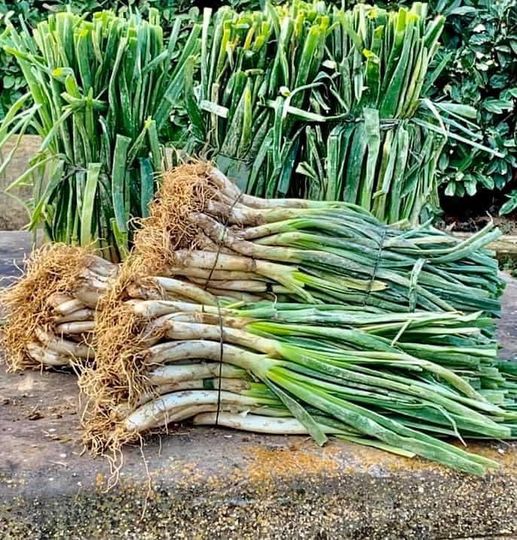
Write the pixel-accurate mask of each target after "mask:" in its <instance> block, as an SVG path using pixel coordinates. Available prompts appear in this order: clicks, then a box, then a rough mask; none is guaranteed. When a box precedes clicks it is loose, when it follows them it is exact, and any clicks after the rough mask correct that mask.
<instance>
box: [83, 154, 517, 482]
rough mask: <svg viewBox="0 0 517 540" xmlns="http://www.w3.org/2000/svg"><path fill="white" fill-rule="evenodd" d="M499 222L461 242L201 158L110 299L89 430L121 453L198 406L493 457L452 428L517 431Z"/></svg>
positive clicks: (444, 457)
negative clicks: (229, 171)
mask: <svg viewBox="0 0 517 540" xmlns="http://www.w3.org/2000/svg"><path fill="white" fill-rule="evenodd" d="M497 234H498V233H497V231H495V230H492V229H491V227H489V228H488V229H487V230H486V231H484V232H483V233H481V234H479V235H478V236H476V237H474V239H473V240H472V241H469V242H460V241H458V240H456V239H454V238H452V237H450V236H449V235H447V234H445V233H441V232H439V231H436V230H434V229H432V228H429V227H421V228H419V229H417V230H408V231H403V230H399V229H396V228H395V227H390V226H386V225H383V224H381V223H379V222H378V221H377V220H376V219H375V218H373V217H372V216H371V215H370V214H368V213H367V212H366V211H365V210H363V209H361V208H358V207H355V206H353V205H350V204H347V203H326V202H311V201H306V200H295V199H275V200H267V199H259V198H256V197H252V196H249V195H245V194H243V193H241V192H240V191H239V190H238V188H236V186H235V185H234V184H232V183H231V182H230V181H229V180H228V179H227V178H226V177H225V176H224V175H223V174H222V173H221V172H220V171H218V170H217V169H214V168H213V167H211V166H210V165H208V164H204V163H193V164H189V165H183V166H181V167H177V168H176V169H174V170H172V171H169V172H168V173H166V174H165V175H164V177H163V181H162V186H161V189H160V192H159V196H158V198H157V200H156V201H155V202H154V203H153V205H152V206H151V216H150V217H149V218H148V219H147V220H145V221H144V222H143V224H142V227H141V229H140V230H139V231H138V234H137V236H136V239H135V250H134V252H133V254H132V256H131V257H130V258H129V259H128V260H127V261H126V262H125V263H124V264H123V265H122V267H121V269H120V270H119V272H118V277H117V280H116V282H113V283H112V284H111V286H110V287H109V289H108V291H107V294H106V295H104V297H103V298H102V299H101V300H100V302H99V306H100V310H99V311H98V313H97V317H96V326H95V354H96V363H95V368H94V369H86V370H85V372H84V373H83V375H82V376H81V379H80V385H81V387H82V389H83V391H84V392H85V393H86V395H87V397H88V401H89V405H88V407H87V413H86V415H85V439H86V441H87V442H88V443H89V444H90V445H92V447H93V449H94V451H100V452H103V451H106V449H112V450H117V449H118V448H119V447H120V445H121V444H123V443H124V442H127V441H132V440H135V438H138V437H139V436H141V434H145V433H148V432H149V431H152V430H163V429H165V428H166V426H167V425H168V424H169V423H171V422H177V421H181V420H185V419H187V418H194V423H196V424H207V423H217V424H223V425H227V426H229V427H238V428H240V429H250V430H258V431H265V432H271V433H282V432H283V433H310V434H311V436H312V437H313V438H314V439H315V440H316V441H317V442H318V443H320V444H322V443H324V442H325V440H326V436H327V435H329V434H336V435H337V436H339V437H343V438H346V439H348V440H355V441H357V442H361V443H363V444H371V445H374V446H379V447H382V448H385V449H389V450H391V451H397V452H401V453H403V454H404V455H411V454H416V455H420V456H424V457H427V458H429V459H433V460H435V461H438V462H440V463H443V464H446V465H449V466H451V467H454V468H456V469H459V470H462V471H468V472H472V473H482V472H484V471H485V470H486V469H487V468H488V467H491V466H493V465H494V463H493V462H491V461H490V460H486V459H485V458H481V457H477V456H472V455H471V454H468V453H466V452H465V451H464V450H461V449H458V448H456V447H454V446H451V445H450V444H448V443H445V442H443V441H442V440H441V438H443V437H449V436H452V437H456V438H458V439H459V440H463V439H464V438H476V437H483V438H501V439H509V438H512V437H514V436H515V435H516V434H517V416H516V403H517V402H516V397H517V393H516V384H515V373H513V372H512V370H511V368H509V369H508V368H507V367H506V366H504V365H501V364H500V363H498V362H497V360H496V352H497V348H496V343H495V340H494V337H493V334H494V332H493V331H494V320H493V315H495V314H496V313H497V312H498V309H499V301H498V297H499V295H500V293H501V289H502V283H501V281H500V280H499V278H498V277H497V267H496V264H495V262H494V261H493V259H492V258H491V257H490V254H489V253H488V252H486V251H485V250H483V249H482V246H483V245H484V244H485V243H486V242H488V241H490V239H491V238H493V237H495V236H497ZM462 311H463V312H462Z"/></svg>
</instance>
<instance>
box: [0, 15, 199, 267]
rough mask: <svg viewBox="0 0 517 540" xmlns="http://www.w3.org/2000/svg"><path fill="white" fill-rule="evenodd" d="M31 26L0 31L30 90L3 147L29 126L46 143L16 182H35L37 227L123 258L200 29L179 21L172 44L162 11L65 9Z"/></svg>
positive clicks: (6, 127) (5, 129)
mask: <svg viewBox="0 0 517 540" xmlns="http://www.w3.org/2000/svg"><path fill="white" fill-rule="evenodd" d="M23 28H24V29H23V30H21V31H18V30H16V29H15V28H14V26H12V25H11V24H10V23H7V28H6V30H5V32H4V33H3V34H2V35H1V36H0V46H2V47H3V48H4V50H5V51H6V52H7V53H8V54H11V55H13V56H14V57H15V58H16V60H17V61H18V63H19V65H20V68H21V70H22V72H23V75H24V77H25V80H26V82H27V85H28V88H29V93H28V94H27V95H25V96H23V97H22V98H21V99H20V100H19V101H18V102H17V103H15V105H14V106H13V108H12V109H11V111H9V113H8V114H7V115H6V118H5V119H4V122H3V124H2V127H1V128H0V148H1V147H2V145H3V144H4V142H5V141H7V140H8V139H9V137H11V136H12V137H17V139H16V144H15V145H14V149H13V152H15V151H16V147H17V146H18V144H19V143H20V140H21V137H22V135H23V134H24V132H25V131H26V130H32V132H36V133H37V134H38V135H39V136H40V137H41V146H40V147H39V150H38V152H37V154H36V156H35V157H34V158H33V160H32V162H31V165H30V167H29V168H28V169H27V170H26V171H25V172H24V173H23V174H22V175H21V176H20V178H18V179H17V180H16V181H15V182H14V183H13V185H12V186H11V187H12V188H15V187H16V186H18V185H21V184H24V183H28V182H30V181H31V178H32V179H33V180H34V188H33V200H32V201H31V203H30V205H29V210H30V214H31V223H30V228H31V229H36V228H37V227H39V226H41V225H43V226H44V228H45V232H46V234H47V236H48V238H49V239H50V240H51V241H53V242H64V243H66V244H71V245H81V246H85V247H86V246H88V247H91V246H92V245H95V247H96V248H98V249H100V250H102V251H101V253H102V254H103V256H104V257H105V258H107V259H111V260H114V261H117V260H119V259H120V258H121V257H123V256H124V255H125V254H126V253H127V250H128V244H129V243H130V239H131V224H132V222H131V219H132V218H134V217H139V216H145V215H147V206H148V203H149V202H150V201H151V200H152V198H153V195H154V190H155V172H156V171H159V170H160V169H161V167H162V153H161V147H160V141H161V140H162V139H161V137H160V134H161V133H163V130H164V129H169V128H170V115H171V111H172V110H173V109H174V107H176V106H177V101H178V97H179V95H180V94H181V92H182V89H183V75H184V70H185V68H186V66H187V58H189V57H190V56H191V55H193V54H196V51H197V48H198V44H199V39H198V36H199V32H200V26H199V25H193V27H192V28H191V25H190V24H187V25H185V22H184V20H182V19H181V18H177V19H176V21H175V23H174V25H173V28H172V31H171V35H170V36H169V39H168V44H166V43H165V40H164V36H163V30H162V28H161V26H160V23H159V13H158V11H157V10H155V9H150V10H149V16H148V18H147V19H145V18H143V17H142V16H141V15H139V14H130V15H126V16H124V15H120V16H118V15H116V14H115V13H113V12H110V11H103V12H98V13H95V14H94V15H93V16H91V17H83V16H80V15H74V14H72V13H70V12H62V13H56V14H52V15H50V16H49V18H48V20H46V21H43V22H41V23H39V24H38V25H37V27H36V28H35V29H34V30H33V31H32V32H31V31H29V30H28V29H26V28H25V26H23ZM187 30H191V32H190V35H189V36H188V37H185V32H186V31H187ZM13 152H11V154H10V155H11V156H12V153H13ZM9 158H10V156H7V158H6V160H5V161H4V163H3V164H2V165H1V169H3V168H4V167H5V166H6V164H7V163H8V162H9ZM1 169H0V170H1Z"/></svg>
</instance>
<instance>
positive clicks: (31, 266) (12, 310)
mask: <svg viewBox="0 0 517 540" xmlns="http://www.w3.org/2000/svg"><path fill="white" fill-rule="evenodd" d="M89 255H90V252H89V250H88V249H86V248H81V247H72V246H67V245H64V244H48V245H45V246H43V247H41V248H40V249H38V250H36V251H34V252H33V253H32V254H31V255H30V257H29V258H28V259H27V262H26V273H25V274H24V275H23V276H22V277H21V278H20V279H19V280H18V281H17V282H16V283H14V284H13V285H11V286H10V287H9V288H7V289H6V290H5V291H4V292H3V293H2V295H1V297H0V301H1V303H2V306H3V308H4V310H5V315H6V318H7V321H6V324H5V326H4V327H3V332H2V336H1V344H2V346H3V348H4V350H5V352H6V364H7V366H8V369H9V370H10V371H20V370H23V369H27V368H36V367H37V368H40V367H41V364H40V363H38V362H37V361H35V360H34V359H33V358H32V357H31V356H30V355H29V354H28V349H27V348H28V346H29V345H30V344H31V343H33V342H34V336H35V335H36V333H37V331H38V330H44V331H48V330H50V329H51V327H52V324H53V317H54V307H53V305H52V301H51V298H52V297H56V296H57V295H59V294H61V295H73V291H74V289H75V288H76V287H77V286H78V283H79V282H80V280H81V272H82V271H84V270H85V268H87V267H88V256H89Z"/></svg>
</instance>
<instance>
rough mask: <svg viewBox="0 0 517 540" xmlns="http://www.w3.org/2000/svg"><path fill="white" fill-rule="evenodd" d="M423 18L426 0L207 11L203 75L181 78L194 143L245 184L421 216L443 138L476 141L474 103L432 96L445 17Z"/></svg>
mask: <svg viewBox="0 0 517 540" xmlns="http://www.w3.org/2000/svg"><path fill="white" fill-rule="evenodd" d="M426 17H427V8H426V5H425V4H421V3H415V4H414V5H413V7H412V8H411V9H407V8H404V7H402V8H400V9H399V10H398V11H393V12H388V11H386V10H384V9H379V8H377V7H372V6H367V5H363V4H360V5H356V6H355V7H354V8H353V9H352V10H349V11H345V10H343V9H339V8H335V7H332V6H330V5H327V4H325V3H324V2H321V1H316V2H312V3H310V2H304V1H300V0H295V1H294V2H293V3H291V4H289V5H281V6H271V5H267V6H266V7H265V8H264V10H263V11H257V12H252V13H250V12H244V13H239V12H235V11H233V10H231V9H230V8H223V9H220V10H219V11H217V12H216V14H215V15H214V16H213V18H212V19H211V17H210V15H209V14H208V13H207V14H206V15H205V24H204V29H205V31H204V34H203V40H202V51H201V66H200V71H201V73H200V81H199V83H198V81H197V79H196V77H195V76H194V75H192V76H191V77H190V79H188V80H187V88H186V94H187V100H186V104H187V109H188V111H189V114H190V120H191V123H192V135H193V140H194V141H197V143H196V142H193V143H192V147H193V148H196V149H198V150H199V149H200V148H205V149H206V151H207V152H208V154H209V155H210V156H212V157H213V159H214V160H215V162H216V164H217V165H218V166H219V168H221V170H222V171H223V172H226V173H228V174H230V176H234V177H236V178H238V179H239V182H240V183H239V185H240V187H241V188H242V189H243V190H245V191H247V192H248V193H252V194H254V195H259V196H262V197H268V198H271V197H285V196H298V197H304V198H312V199H316V200H343V201H346V202H351V203H356V204H360V205H361V206H363V207H364V208H366V209H368V210H371V211H372V212H373V213H374V215H375V216H376V217H377V218H378V219H380V220H381V221H385V222H388V223H394V222H396V221H399V220H402V219H407V220H409V221H410V222H411V223H413V224H415V223H418V222H419V219H420V217H421V214H422V212H423V211H424V209H425V208H426V206H428V205H436V203H437V200H436V198H437V180H436V176H435V174H434V171H435V167H436V163H437V160H438V158H439V156H440V153H441V150H442V147H443V144H444V143H445V141H446V138H447V137H454V138H456V139H459V140H462V141H465V140H467V139H468V140H469V141H470V142H471V144H472V145H476V146H477V147H479V144H477V143H476V142H475V140H476V137H477V135H476V134H475V133H474V132H473V131H472V130H471V128H472V124H470V126H469V122H468V120H467V119H466V117H472V115H474V117H475V111H473V110H472V109H471V108H469V107H465V106H461V105H456V104H450V103H436V104H433V103H431V102H430V101H429V100H428V99H426V97H425V92H426V89H425V87H424V83H425V80H426V75H427V71H428V66H429V64H430V63H431V61H432V59H433V56H434V54H435V52H436V50H437V47H438V39H439V37H440V34H441V31H442V28H443V23H444V19H443V17H437V18H435V19H434V20H427V18H426ZM192 73H193V72H192Z"/></svg>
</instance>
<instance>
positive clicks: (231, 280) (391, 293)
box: [135, 164, 504, 334]
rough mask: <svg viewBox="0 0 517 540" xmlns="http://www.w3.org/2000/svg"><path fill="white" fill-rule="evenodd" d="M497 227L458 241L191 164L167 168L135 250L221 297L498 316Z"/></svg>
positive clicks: (150, 267)
mask: <svg viewBox="0 0 517 540" xmlns="http://www.w3.org/2000/svg"><path fill="white" fill-rule="evenodd" d="M499 235H500V231H499V230H498V229H496V228H494V225H493V224H489V225H487V227H486V228H485V229H484V230H482V231H480V232H479V233H477V234H476V235H474V236H472V237H471V238H469V239H468V240H464V241H460V240H458V239H456V238H454V237H452V236H450V235H448V234H447V233H444V232H442V231H439V230H436V229H434V228H433V227H431V226H429V225H423V226H421V227H419V228H417V229H410V228H409V229H408V228H402V229H401V228H399V227H395V226H393V225H391V226H388V225H385V224H383V223H380V222H379V220H377V219H376V218H375V217H373V216H372V215H371V214H370V213H369V212H367V211H366V210H364V209H363V208H361V207H360V206H355V205H351V204H349V203H344V202H326V201H310V200H304V199H261V198H258V197H253V196H249V195H245V194H243V193H242V192H241V191H240V190H239V189H238V188H237V186H236V185H234V184H233V183H232V182H231V181H230V180H229V179H228V178H226V177H225V176H224V175H223V174H222V173H221V172H220V171H219V170H217V169H215V168H214V167H212V166H210V165H207V164H192V165H185V166H181V167H177V168H175V169H172V170H171V171H168V172H167V173H165V174H164V175H163V180H162V185H161V188H160V191H159V193H158V198H157V200H156V202H155V203H154V204H153V205H152V210H151V216H150V218H149V219H148V220H146V221H145V222H144V223H143V225H142V228H141V229H140V230H139V232H138V235H137V237H136V239H135V251H136V254H137V255H139V256H140V258H141V259H142V264H143V266H144V268H146V269H147V270H146V271H147V272H148V273H149V272H150V273H151V274H155V275H161V276H164V277H165V276H168V277H173V278H174V277H177V276H181V277H184V278H186V279H188V280H189V281H190V282H192V283H194V284H199V285H201V286H204V287H205V288H206V289H207V291H208V292H211V293H212V294H214V295H217V296H232V297H233V298H235V299H240V300H257V299H260V298H264V297H265V298H271V299H272V298H278V299H279V300H280V301H296V302H301V303H310V304H312V303H322V304H325V303H328V304H342V305H346V306H358V307H362V308H365V307H370V308H372V309H376V310H379V311H381V312H384V313H396V312H404V311H406V312H410V311H415V310H416V309H418V310H425V311H431V312H434V311H462V312H470V313H471V312H477V311H482V312H485V313H486V314H488V315H491V316H498V314H499V311H500V300H499V299H500V296H501V294H502V291H503V288H504V283H503V281H502V280H501V278H500V277H499V275H498V268H497V261H496V260H495V259H494V258H493V256H492V254H491V253H490V252H489V251H487V250H486V249H484V247H485V246H486V245H487V243H488V242H490V241H491V240H493V239H495V238H497V237H498V236H499ZM157 269H158V270H157ZM486 332H487V334H490V333H493V332H494V325H493V323H492V324H489V325H487V328H486Z"/></svg>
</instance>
